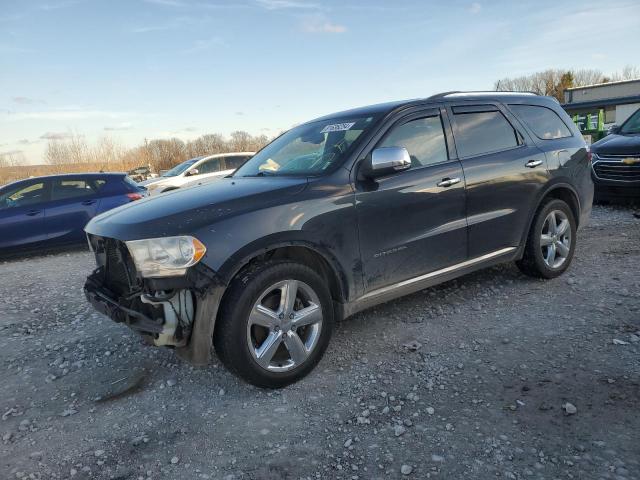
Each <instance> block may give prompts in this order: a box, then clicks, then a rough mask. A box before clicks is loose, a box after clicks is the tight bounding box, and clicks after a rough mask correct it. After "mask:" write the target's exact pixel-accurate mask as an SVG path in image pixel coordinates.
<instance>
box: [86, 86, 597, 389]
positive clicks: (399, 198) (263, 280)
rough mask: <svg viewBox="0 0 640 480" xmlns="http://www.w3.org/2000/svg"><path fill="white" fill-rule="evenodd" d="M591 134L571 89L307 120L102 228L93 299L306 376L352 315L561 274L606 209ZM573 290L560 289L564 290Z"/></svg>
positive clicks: (273, 383) (247, 373)
mask: <svg viewBox="0 0 640 480" xmlns="http://www.w3.org/2000/svg"><path fill="white" fill-rule="evenodd" d="M590 169H591V166H590V158H589V152H588V149H587V146H586V144H585V142H584V140H583V138H582V136H581V135H580V132H579V131H578V129H577V127H576V126H575V125H574V124H573V123H572V122H571V119H570V118H569V117H568V116H567V114H566V113H565V112H564V111H563V110H562V108H561V107H560V105H559V104H558V102H557V101H555V100H553V99H551V98H549V97H541V96H536V95H533V94H508V93H496V92H489V93H448V94H439V95H435V96H432V97H429V98H427V99H424V100H412V101H403V102H395V103H387V104H383V105H374V106H370V107H364V108H359V109H355V110H349V111H346V112H341V113H336V114H333V115H329V116H326V117H322V118H320V119H317V120H313V121H311V122H308V123H305V124H302V125H299V126H297V127H295V128H293V129H291V130H290V131H288V132H286V133H285V134H283V135H282V136H280V137H278V138H277V139H276V140H274V141H273V142H272V143H271V144H269V145H268V146H266V147H265V148H264V149H262V150H261V151H260V152H258V153H257V154H256V155H255V156H254V157H253V158H252V159H251V160H249V161H248V162H247V163H245V164H244V165H243V166H242V167H240V168H239V169H238V170H237V171H236V172H235V173H234V174H233V175H232V176H231V177H230V178H224V179H221V180H219V181H217V182H216V184H215V186H214V185H202V186H199V187H194V188H190V189H187V190H184V191H177V192H171V193H168V194H166V195H162V196H160V197H158V198H156V199H154V200H153V201H148V200H142V201H141V202H138V204H136V205H132V206H129V207H126V208H122V209H119V210H117V211H113V212H108V213H106V214H104V215H101V216H99V217H97V218H95V219H93V220H92V221H91V222H90V223H89V225H87V227H86V231H87V233H88V238H89V241H90V244H91V245H92V248H93V250H94V252H95V256H96V260H97V264H98V268H97V269H96V270H95V271H94V272H93V273H92V274H91V275H90V276H89V278H88V279H87V282H86V285H85V293H86V296H87V298H88V300H89V301H90V302H91V303H92V304H93V305H94V306H95V307H96V308H97V309H98V310H99V311H101V312H103V313H105V314H107V315H108V316H110V317H111V318H112V319H113V320H115V321H116V322H124V323H126V324H127V325H129V326H130V327H131V328H133V329H134V330H137V331H139V332H141V333H142V334H143V335H145V336H147V337H148V338H149V339H150V340H151V341H152V342H154V343H155V344H156V345H170V346H173V347H175V348H176V351H177V353H178V354H179V355H181V356H182V357H183V358H185V359H187V360H189V361H191V362H192V363H195V364H205V363H206V362H207V361H208V360H209V352H210V347H211V343H212V340H213V344H214V346H215V349H216V352H217V353H218V355H219V357H220V359H221V360H222V362H223V363H224V365H226V366H227V367H228V368H229V369H230V370H231V371H233V372H234V373H236V374H237V375H239V376H240V377H242V378H243V379H245V380H246V381H248V382H251V383H253V384H255V385H258V386H261V387H270V388H276V387H282V386H284V385H287V384H290V383H292V382H295V381H297V380H299V379H300V378H302V377H304V376H305V375H306V374H307V373H309V372H310V371H311V370H312V369H313V368H314V366H315V365H316V364H317V363H318V361H319V360H320V357H321V356H322V354H323V352H324V351H325V349H326V348H327V345H328V343H329V338H330V337H331V333H332V329H333V324H334V321H335V320H339V319H342V318H345V317H348V316H350V315H352V314H354V313H355V312H358V311H360V310H363V309H365V308H368V307H371V306H373V305H376V304H379V303H381V302H385V301H388V300H391V299H394V298H397V297H400V296H402V295H407V294H410V293H413V292H416V291H419V290H422V289H424V288H426V287H429V286H431V285H434V284H436V283H439V282H444V281H448V280H451V279H453V278H455V277H458V276H461V275H464V274H467V273H469V272H471V271H474V270H477V269H479V268H484V267H488V266H491V265H495V264H497V263H502V262H511V261H516V262H517V265H518V266H519V267H520V269H521V270H522V271H523V272H524V273H526V274H527V275H532V276H535V277H541V278H553V277H557V276H558V275H560V274H562V273H563V272H564V271H565V270H566V269H567V268H568V267H569V264H570V263H571V259H572V257H573V254H574V249H575V246H576V241H577V229H578V227H579V226H581V225H583V224H584V223H585V222H586V221H587V218H588V215H589V213H590V211H591V202H592V198H593V183H592V181H591V173H590ZM549 288H555V287H551V286H550V287H549Z"/></svg>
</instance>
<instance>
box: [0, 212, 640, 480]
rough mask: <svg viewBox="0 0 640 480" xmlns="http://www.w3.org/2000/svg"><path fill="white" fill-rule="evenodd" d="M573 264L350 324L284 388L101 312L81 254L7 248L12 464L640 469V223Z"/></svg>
mask: <svg viewBox="0 0 640 480" xmlns="http://www.w3.org/2000/svg"><path fill="white" fill-rule="evenodd" d="M632 213H633V212H632V210H631V209H625V208H621V207H596V208H595V209H594V212H593V216H592V219H591V223H590V225H589V226H588V227H587V228H585V229H584V230H582V231H581V233H580V234H579V245H578V248H577V250H576V257H575V259H574V262H573V265H572V266H571V268H570V269H569V271H568V272H567V273H566V274H565V275H564V276H562V277H560V278H558V279H555V280H552V281H538V280H533V279H530V278H527V277H524V276H523V275H521V274H520V273H519V272H518V270H517V269H516V268H515V267H514V266H513V265H504V266H500V267H496V268H492V269H489V270H485V271H482V272H477V273H475V274H472V275H468V276H466V277H463V278H461V279H458V280H456V281H452V282H448V283H446V284H443V285H440V286H437V287H434V288H430V289H427V290H424V291H422V292H420V293H417V294H414V295H411V296H408V297H405V298H403V299H399V300H396V301H394V302H391V303H388V304H386V305H382V306H379V307H377V308H375V309H372V310H369V311H366V312H363V313H360V314H358V315H356V316H355V317H353V318H351V319H349V320H347V321H345V322H342V323H340V324H339V325H338V328H337V329H336V332H335V334H334V337H333V340H332V342H331V345H330V347H329V349H328V351H327V353H326V355H325V357H324V359H323V360H322V362H321V363H320V365H319V366H318V368H317V369H316V370H315V371H314V372H313V373H312V374H311V375H310V376H309V377H307V378H306V379H305V380H303V381H302V382H300V383H298V384H296V385H293V386H291V387H288V388H286V389H284V390H281V391H264V390H260V389H257V388H254V387H251V386H248V385H246V384H244V383H242V382H240V381H238V380H237V379H236V378H235V377H233V376H232V375H230V374H229V373H228V372H226V371H225V369H224V368H223V367H222V366H221V365H220V364H219V363H218V362H217V360H214V362H213V364H212V365H211V366H210V367H208V368H205V369H197V368H192V367H190V366H188V365H186V364H184V363H182V362H181V361H180V360H179V359H177V358H175V357H174V355H173V353H172V352H171V351H170V350H166V349H157V348H151V347H147V346H145V345H143V344H142V343H141V341H140V340H139V339H138V338H137V337H136V336H135V335H134V334H133V333H132V332H130V331H129V330H128V329H127V328H126V327H123V326H121V325H116V324H114V323H113V322H111V321H110V320H108V319H107V318H105V317H102V316H100V315H99V314H97V313H94V312H93V311H92V309H91V308H90V307H89V306H88V304H87V303H86V302H85V300H84V297H83V294H82V285H83V282H84V278H85V276H86V275H87V273H89V271H90V270H91V269H92V267H93V259H92V257H91V255H90V254H89V253H88V252H85V251H75V252H67V253H59V254H56V255H49V256H40V257H33V258H27V259H19V260H13V261H8V262H4V263H0V273H1V274H2V276H1V278H2V283H1V284H0V298H2V300H3V302H2V305H0V332H1V333H2V335H1V337H0V361H1V363H2V367H3V368H2V369H1V370H0V380H1V382H2V388H1V389H0V409H1V411H0V415H2V417H1V420H0V434H1V435H2V443H0V478H36V479H40V478H42V479H53V478H74V479H83V478H99V479H108V478H110V479H147V478H154V479H155V478H163V479H174V478H189V479H191V478H202V479H207V478H210V479H218V478H219V479H280V478H290V479H299V478H312V479H315V478H322V479H324V478H345V479H369V478H442V479H452V478H507V479H520V478H533V479H542V478H545V479H555V478H563V479H564V478H574V479H581V480H582V479H591V478H594V479H600V478H615V479H632V478H640V433H639V432H640V415H639V409H638V407H639V405H640V266H639V265H640V220H639V219H637V218H635V217H634V216H633V214H632Z"/></svg>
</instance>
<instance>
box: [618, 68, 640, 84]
mask: <svg viewBox="0 0 640 480" xmlns="http://www.w3.org/2000/svg"><path fill="white" fill-rule="evenodd" d="M637 79H640V68H639V67H634V66H632V65H627V66H626V67H624V68H623V69H622V70H621V71H620V72H615V73H614V74H612V75H611V81H612V82H620V81H623V80H637Z"/></svg>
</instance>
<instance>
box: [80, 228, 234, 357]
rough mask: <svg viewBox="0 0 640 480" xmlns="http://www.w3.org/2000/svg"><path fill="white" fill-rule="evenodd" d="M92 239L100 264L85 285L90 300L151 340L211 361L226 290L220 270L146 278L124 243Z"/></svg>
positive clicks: (194, 270) (191, 270)
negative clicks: (220, 280)
mask: <svg viewBox="0 0 640 480" xmlns="http://www.w3.org/2000/svg"><path fill="white" fill-rule="evenodd" d="M89 241H90V244H91V245H92V248H93V250H94V253H95V255H96V261H97V263H98V268H97V269H96V270H94V271H93V273H92V274H91V275H89V277H88V278H87V281H86V283H85V286H84V292H85V296H86V298H87V300H88V301H89V303H90V304H91V305H93V307H94V308H95V309H96V310H97V311H98V312H100V313H102V314H104V315H106V316H108V317H109V318H111V319H112V320H114V321H115V322H117V323H124V324H126V325H127V326H129V327H130V328H131V329H133V330H135V331H136V332H138V333H139V334H141V335H142V336H143V337H144V338H145V339H146V340H147V341H148V342H149V343H152V344H154V345H156V346H169V347H172V348H176V350H177V352H178V353H179V355H180V356H181V357H183V358H185V359H186V360H188V361H189V362H191V363H194V364H198V365H201V364H206V363H208V360H209V357H210V353H209V352H210V349H211V341H212V336H213V328H214V325H215V317H216V313H217V308H218V304H219V302H220V299H221V298H222V292H223V291H224V288H222V286H221V284H220V282H219V280H218V277H217V275H216V274H215V272H213V271H212V270H211V269H209V268H208V267H206V266H205V265H201V264H198V265H195V266H194V267H191V268H189V269H188V271H187V273H186V274H185V275H181V276H179V277H168V278H158V279H152V278H150V279H145V278H140V277H139V276H138V275H137V273H136V271H135V266H134V264H133V262H132V261H131V259H130V257H129V255H128V251H127V250H126V247H125V246H124V244H122V242H119V241H117V240H113V239H104V238H101V237H94V236H92V237H90V239H89Z"/></svg>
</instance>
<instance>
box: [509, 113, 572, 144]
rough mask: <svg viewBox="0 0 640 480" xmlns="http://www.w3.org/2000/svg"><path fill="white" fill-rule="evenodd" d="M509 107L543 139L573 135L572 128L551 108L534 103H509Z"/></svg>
mask: <svg viewBox="0 0 640 480" xmlns="http://www.w3.org/2000/svg"><path fill="white" fill-rule="evenodd" d="M509 107H510V108H511V110H513V112H514V113H515V114H516V115H517V116H518V117H519V118H521V119H522V120H524V123H526V124H527V126H528V127H529V128H530V129H531V130H532V131H533V133H535V134H536V136H537V137H538V138H540V139H542V140H553V139H554V138H566V137H570V136H571V130H569V129H568V128H567V125H566V124H565V123H564V122H563V121H562V119H561V118H560V117H559V116H558V114H557V113H556V112H554V111H553V110H551V109H550V108H547V107H539V106H534V105H509Z"/></svg>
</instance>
